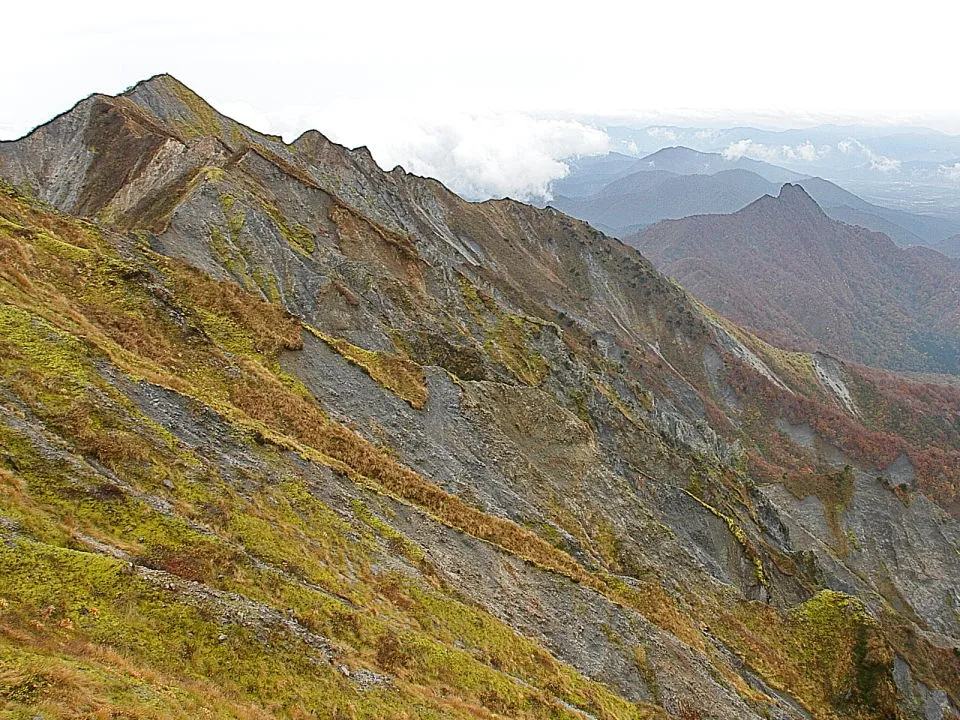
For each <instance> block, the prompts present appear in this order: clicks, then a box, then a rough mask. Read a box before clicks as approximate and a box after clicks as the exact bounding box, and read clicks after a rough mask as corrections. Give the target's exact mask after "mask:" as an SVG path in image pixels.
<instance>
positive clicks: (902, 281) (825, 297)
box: [627, 184, 960, 374]
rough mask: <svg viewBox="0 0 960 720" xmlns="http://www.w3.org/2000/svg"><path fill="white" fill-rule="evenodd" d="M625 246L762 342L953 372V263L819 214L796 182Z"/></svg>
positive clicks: (958, 336) (957, 326)
mask: <svg viewBox="0 0 960 720" xmlns="http://www.w3.org/2000/svg"><path fill="white" fill-rule="evenodd" d="M627 242H629V243H631V244H632V245H634V246H636V247H637V248H639V249H640V251H641V252H643V253H645V254H646V255H647V256H648V257H650V258H651V260H653V262H654V263H655V264H656V265H657V267H659V268H660V269H661V270H662V271H663V272H665V273H667V274H668V275H670V276H672V277H675V278H677V280H678V281H679V282H680V283H682V284H683V285H684V287H686V288H687V289H688V290H689V291H690V292H691V293H693V294H694V295H696V296H697V297H698V298H700V299H701V300H703V302H705V303H706V304H707V305H709V306H710V307H712V308H714V309H715V310H716V311H718V312H720V313H723V314H724V315H726V316H727V317H729V318H730V319H732V320H734V321H736V322H738V323H741V324H743V325H745V326H747V327H749V328H752V329H754V330H756V331H758V332H761V333H762V334H763V335H764V337H766V338H767V339H769V340H771V341H772V342H774V343H776V344H778V345H782V346H786V347H799V348H803V349H809V348H811V347H813V348H817V347H819V348H824V349H826V350H828V351H830V352H835V353H839V354H840V355H842V356H843V357H849V358H852V359H854V360H857V361H859V362H863V363H867V364H869V365H873V366H878V367H886V368H891V369H895V370H907V371H925V372H941V373H954V374H957V373H960V261H957V260H954V259H949V258H947V257H945V256H943V255H941V254H940V253H937V252H934V251H933V250H931V249H929V248H921V247H914V248H906V249H904V248H899V247H897V246H896V245H895V244H894V243H893V241H891V240H890V239H889V238H888V237H886V236H884V235H881V234H879V233H873V232H870V231H868V230H864V229H863V228H860V227H855V226H852V225H847V224H845V223H842V222H838V221H836V220H832V219H830V218H829V217H827V216H826V215H825V214H824V213H823V211H822V210H821V209H820V207H819V206H818V205H817V204H816V203H815V202H814V201H813V199H812V198H811V197H810V196H809V195H807V193H806V192H805V191H804V190H803V188H801V187H799V186H797V185H789V184H788V185H785V186H784V187H783V189H782V190H781V192H780V194H779V196H778V197H771V196H766V197H763V198H761V199H760V200H757V201H756V202H755V203H752V204H751V205H749V206H748V207H746V208H744V209H743V210H741V211H740V212H737V213H734V214H732V215H703V216H699V217H691V218H685V219H683V220H678V221H675V222H664V223H660V224H658V225H656V226H653V227H651V228H648V229H647V230H646V231H644V232H642V233H639V234H637V235H635V236H631V237H629V238H628V239H627Z"/></svg>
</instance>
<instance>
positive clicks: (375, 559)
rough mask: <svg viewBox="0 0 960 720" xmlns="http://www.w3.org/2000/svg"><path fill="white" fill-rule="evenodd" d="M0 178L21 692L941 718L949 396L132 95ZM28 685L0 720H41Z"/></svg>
mask: <svg viewBox="0 0 960 720" xmlns="http://www.w3.org/2000/svg"><path fill="white" fill-rule="evenodd" d="M0 176H2V177H3V178H4V179H5V181H6V184H5V185H4V187H3V193H2V195H0V218H2V221H0V300H2V303H3V304H2V305H0V343H2V344H0V349H2V352H0V358H2V362H3V365H2V370H3V372H2V377H3V380H2V382H0V393H2V395H0V397H2V399H3V400H2V405H0V410H2V414H0V440H2V441H3V447H4V448H5V450H4V451H3V453H2V454H0V461H2V465H0V479H2V480H3V483H4V484H3V485H2V486H0V488H2V489H3V493H4V494H2V495H0V521H2V523H0V536H2V544H0V578H3V579H0V600H2V601H3V603H5V604H3V605H0V621H2V622H3V623H4V627H10V628H14V630H11V632H10V634H9V637H10V638H12V639H10V640H2V642H3V643H6V646H2V645H0V652H4V653H8V655H9V657H11V658H14V659H15V662H16V663H17V668H20V669H22V672H21V670H18V672H21V674H22V675H23V677H26V678H28V679H29V677H33V676H32V675H29V673H30V672H33V670H31V668H34V667H35V666H36V664H37V663H39V662H40V660H38V659H37V658H38V657H39V654H43V653H49V652H51V651H50V648H55V649H56V653H59V655H57V657H58V658H59V659H57V660H53V659H47V660H44V661H43V662H46V663H48V665H44V667H48V666H49V667H52V665H49V663H55V662H66V660H64V659H63V658H73V659H72V660H70V662H83V663H88V664H93V666H95V667H96V668H97V671H96V672H97V673H107V674H108V675H109V673H110V672H113V671H112V670H111V669H110V668H111V667H113V665H110V662H112V661H109V659H107V660H105V659H104V658H105V657H106V656H105V655H103V654H101V655H96V656H94V655H90V654H83V653H86V652H87V651H86V650H82V647H85V646H83V645H82V643H98V644H100V645H102V646H105V647H110V648H112V649H113V650H112V651H114V652H117V653H120V654H122V656H123V658H124V662H126V663H128V664H132V666H135V667H138V668H142V669H143V670H144V671H145V673H146V674H145V675H144V677H147V678H148V680H147V681H145V682H146V684H147V685H148V686H149V687H147V689H146V690H144V691H143V692H144V693H147V694H149V693H153V692H155V691H154V689H153V688H154V686H153V685H150V683H151V682H155V684H157V685H159V684H161V679H162V683H166V684H168V685H169V686H171V687H178V688H180V690H178V691H177V692H181V693H182V697H184V698H189V703H192V705H190V707H191V708H194V709H195V710H196V713H199V712H200V709H202V708H208V707H213V706H218V707H228V706H229V707H230V708H233V709H231V710H230V712H234V710H235V711H236V713H239V712H240V708H241V706H243V703H246V704H247V705H248V706H250V707H254V706H255V707H256V708H257V709H258V712H260V711H262V712H264V713H265V712H267V711H268V710H267V709H269V712H270V713H273V714H275V715H278V716H289V717H304V716H308V715H309V714H310V713H314V714H317V715H321V716H329V717H386V716H396V717H400V716H404V715H406V716H408V717H412V716H417V717H420V716H431V714H432V716H444V717H446V716H452V717H461V716H462V717H477V716H492V714H494V713H495V714H498V715H500V716H509V717H581V718H582V717H604V718H627V717H668V716H670V717H680V718H708V717H710V718H731V719H733V718H760V717H776V718H809V717H851V718H867V717H871V718H874V717H875V718H888V717H904V718H906V717H924V718H932V717H950V713H956V708H957V704H958V703H960V696H958V692H960V691H958V688H960V657H958V655H957V648H958V646H960V624H958V620H957V618H958V610H960V591H958V586H957V580H956V579H957V578H958V577H960V556H958V554H957V548H958V547H960V527H958V524H957V512H958V504H957V497H956V487H957V483H958V482H960V462H958V460H957V458H958V457H960V437H958V435H960V433H958V429H957V428H958V426H957V425H956V417H957V412H958V409H960V399H958V398H957V396H956V395H955V394H951V392H952V391H950V390H949V389H946V388H943V389H937V388H933V389H931V388H932V387H933V386H920V385H917V384H912V383H910V382H909V381H907V380H905V379H901V378H892V377H891V376H887V375H884V374H881V373H876V372H875V371H869V370H867V369H866V368H861V367H860V366H856V365H852V364H849V363H845V362H844V361H842V360H839V359H837V358H834V357H832V356H826V355H821V354H816V355H807V354H802V353H792V352H787V351H783V350H780V349H777V348H774V347H772V346H770V345H768V344H766V343H764V342H762V341H760V340H759V339H757V338H756V337H755V336H753V335H751V334H750V333H748V332H746V331H744V330H743V329H741V328H739V327H737V326H736V325H733V324H732V323H730V322H729V321H727V320H725V319H724V318H722V317H720V316H718V315H716V314H715V313H713V312H711V311H708V310H706V309H705V308H704V307H703V306H702V305H700V304H699V303H697V302H695V301H693V300H692V299H691V298H690V297H689V296H687V295H686V293H685V292H684V291H683V290H682V289H681V288H679V286H677V285H676V284H674V283H672V282H670V281H668V280H667V279H665V278H664V277H662V276H661V275H660V274H658V273H657V272H656V271H655V270H653V268H652V267H651V265H650V263H649V262H648V261H647V260H646V259H644V258H643V257H642V256H641V255H639V254H638V253H637V252H636V251H634V250H633V249H631V248H629V247H627V246H625V245H623V244H621V243H619V242H617V241H615V240H612V239H609V238H607V237H604V236H603V235H601V234H599V233H597V232H596V231H595V230H593V229H592V228H590V227H589V226H587V225H584V224H583V223H580V222H577V221H574V220H572V219H570V218H568V217H566V216H564V215H563V214H561V213H559V212H557V211H555V210H551V209H547V210H537V209H535V208H532V207H528V206H525V205H522V204H519V203H515V202H512V201H496V202H486V203H479V204H474V203H467V202H465V201H463V200H461V199H460V198H458V197H457V196H455V195H453V194H452V193H450V192H449V191H447V190H446V189H445V188H444V187H443V186H442V185H440V184H439V183H437V182H436V181H433V180H429V179H424V178H419V177H416V176H412V175H409V174H407V173H405V172H404V171H403V170H402V169H399V168H398V169H395V170H393V171H391V172H389V173H385V172H383V171H382V170H380V169H379V168H378V167H377V166H376V164H375V162H374V161H373V159H372V157H371V156H370V154H369V152H367V151H366V150H364V149H359V150H353V151H351V150H348V149H346V148H343V147H341V146H339V145H336V144H334V143H331V142H330V141H329V140H327V139H326V138H324V137H323V136H322V135H321V134H320V133H317V132H310V133H305V134H304V135H303V136H302V137H300V138H298V139H297V140H296V141H295V142H294V143H292V144H290V145H287V144H284V143H283V142H282V141H281V140H280V139H279V138H275V137H271V136H267V135H263V134H260V133H258V132H256V131H254V130H252V129H250V128H246V127H244V126H242V125H240V124H239V123H236V122H234V121H233V120H230V119H229V118H226V117H224V116H222V115H220V114H219V113H217V111H216V110H214V109H213V108H212V107H210V106H209V105H207V104H206V103H205V102H204V101H203V100H202V99H201V98H199V97H197V96H196V95H195V94H193V93H192V92H191V91H190V90H189V89H187V88H185V87H184V86H182V85H181V84H179V83H178V82H177V81H176V80H175V79H173V78H171V77H169V76H158V77H157V78H153V79H151V80H149V81H146V82H144V83H141V84H140V85H138V86H137V87H135V88H134V89H132V90H131V91H129V92H128V93H125V94H124V95H122V96H119V97H116V98H110V97H104V96H93V97H91V98H89V99H88V100H85V101H83V102H81V103H80V104H79V105H77V106H76V107H75V108H74V109H73V110H71V111H70V112H68V113H66V114H64V115H62V116H60V117H59V118H57V119H55V120H54V121H52V122H51V123H49V124H47V125H45V126H43V127H41V128H39V129H38V130H36V131H35V132H34V133H32V134H31V135H29V136H27V137H26V138H24V139H22V140H19V141H16V142H14V143H3V144H0ZM792 192H794V190H793V189H790V190H787V189H785V191H784V193H785V195H788V194H789V193H792ZM799 192H801V193H802V190H801V191H799ZM807 199H809V198H807ZM782 200H783V201H784V202H786V201H787V200H790V201H791V202H792V203H793V204H794V205H797V206H798V207H799V210H798V211H797V212H798V213H799V214H800V215H804V213H806V214H807V215H809V214H810V213H812V212H813V210H815V209H816V206H815V205H814V206H813V208H812V209H811V208H804V207H802V205H803V203H804V202H805V201H804V199H803V198H802V197H797V198H792V199H791V198H789V197H785V198H782ZM811 202H812V201H811ZM801 211H803V212H801ZM7 488H10V489H9V491H8V490H7ZM91 563H92V564H91ZM88 567H90V568H93V569H92V570H89V569H86V568H88ZM55 575H56V576H57V577H59V578H60V579H58V580H56V581H55V580H54V579H53V577H54V576H55ZM63 578H66V581H65V580H63ZM51 608H52V609H51ZM91 608H93V609H94V610H96V613H94V612H93V611H92V610H91ZM97 618H102V619H103V622H102V623H101V621H100V620H98V619H97ZM54 621H56V622H54ZM38 623H39V625H40V626H42V627H38V626H37V624H38ZM57 623H60V624H59V625H58V624H57ZM98 623H100V624H98ZM51 626H53V627H56V628H57V630H56V631H55V633H53V634H50V633H49V632H48V631H49V630H50V627H51ZM42 633H47V635H43V634H42ZM57 633H59V634H57ZM69 633H74V635H69ZM158 636H159V637H162V638H164V641H163V642H159V641H158V642H157V644H152V643H153V642H154V641H152V640H150V641H147V640H143V638H153V637H158ZM5 637H6V636H5ZM7 647H9V648H10V649H9V651H8V650H7V649H6V648H7ZM78 648H81V649H78ZM81 656H82V657H81ZM4 657H7V655H4ZM11 662H14V660H11ZM254 668H255V670H254ZM48 674H49V676H50V677H53V678H54V680H51V681H50V682H49V683H47V684H46V685H43V684H41V685H38V686H36V688H39V689H36V688H35V687H34V685H30V684H29V683H28V682H27V680H23V681H22V682H21V681H20V680H16V682H18V683H20V684H18V685H16V687H17V688H20V689H19V690H17V693H18V694H17V695H16V696H12V695H6V696H4V697H5V698H8V697H13V701H14V702H16V703H18V704H19V706H23V707H24V708H28V709H29V708H34V707H39V706H40V705H41V704H42V703H44V702H47V703H52V702H54V698H53V696H52V691H50V692H48V691H47V690H45V689H44V688H47V687H58V686H57V683H62V682H63V680H62V678H63V677H64V676H63V675H62V674H61V675H57V674H56V673H54V672H53V671H52V670H50V671H49V673H48ZM94 675H95V676H96V677H97V678H99V677H101V675H100V674H94ZM28 676H29V677H28ZM11 677H13V676H12V675H11ZM17 677H20V676H19V675H18V676H17ZM44 677H47V676H46V675H45V676H44ZM90 677H93V675H91V676H90ZM103 677H106V676H105V675H104V676H103ZM57 678H60V679H57ZM149 678H161V679H157V680H156V681H153V680H149ZM197 678H200V680H202V682H200V681H198V680H197ZM97 682H99V680H97V681H96V682H95V681H94V680H90V681H89V687H86V689H85V692H86V693H87V697H92V698H97V699H98V701H99V702H100V703H101V705H103V706H105V705H104V703H107V702H108V701H109V702H110V703H114V704H115V705H117V707H118V708H119V707H121V705H122V703H125V702H128V700H129V698H127V696H126V695H124V694H123V693H121V692H120V691H119V690H118V691H116V692H115V693H114V694H109V693H107V690H104V687H106V684H102V685H97V684H96V683H97ZM104 682H105V681H104ZM117 682H118V683H120V684H121V685H122V683H121V681H120V680H118V681H117ZM204 683H209V684H210V685H209V686H208V685H206V684H204ZM214 686H216V687H217V688H220V689H218V690H217V691H216V692H214V690H213V687H214ZM117 687H120V685H117ZM31 688H34V689H31ZM0 692H5V691H0ZM111 692H113V691H111ZM124 692H126V691H124ZM98 693H99V694H98ZM218 693H219V694H218ZM108 695H109V697H108ZM131 697H132V695H131ZM151 697H154V696H153V695H151ZM164 697H166V696H164V695H163V694H162V693H159V692H157V694H156V695H155V697H154V699H155V700H156V702H158V703H161V702H166V700H164V699H163V698H164ZM178 697H179V696H178ZM118 698H120V699H118ZM124 698H127V699H124ZM129 702H133V701H129ZM184 702H186V700H185V701H184ZM218 703H219V705H218ZM224 703H226V704H224ZM19 706H18V707H19ZM123 707H126V706H123ZM244 707H246V706H244ZM25 711H26V710H25ZM118 712H119V710H118ZM937 713H939V714H937Z"/></svg>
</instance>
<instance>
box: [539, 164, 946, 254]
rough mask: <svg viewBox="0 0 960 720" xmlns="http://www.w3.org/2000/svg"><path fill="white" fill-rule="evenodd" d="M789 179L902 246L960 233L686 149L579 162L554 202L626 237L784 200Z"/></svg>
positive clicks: (815, 180)
mask: <svg viewBox="0 0 960 720" xmlns="http://www.w3.org/2000/svg"><path fill="white" fill-rule="evenodd" d="M784 182H795V183H798V184H799V185H801V186H802V187H803V188H804V189H805V190H806V191H807V192H808V193H809V194H810V195H811V196H812V197H813V198H814V199H815V200H816V201H817V203H818V204H819V205H820V206H821V207H822V208H823V210H824V211H825V212H826V213H827V214H828V215H829V216H830V217H832V218H834V219H836V220H841V221H843V222H846V223H850V224H852V225H859V226H861V227H864V228H866V229H868V230H873V231H875V232H882V233H885V234H886V235H889V236H890V237H891V238H892V239H893V240H894V241H895V242H896V243H897V244H899V245H902V246H910V245H929V246H935V245H936V244H937V243H940V242H942V241H943V240H945V239H947V238H949V237H951V236H953V235H955V234H957V233H960V220H954V219H950V218H945V217H939V216H934V215H920V214H918V213H911V212H906V211H904V210H899V209H893V208H888V207H882V206H880V205H874V204H872V203H869V202H867V201H866V200H863V199H862V198H860V197H858V196H857V195H854V194H853V193H851V192H848V191H847V190H844V189H843V188H841V187H840V186H838V185H836V184H834V183H832V182H830V181H828V180H824V179H822V178H819V177H809V176H804V175H800V174H798V173H795V172H793V171H791V170H787V169H784V168H781V167H777V166H776V165H772V164H770V163H765V162H760V161H757V160H751V159H749V158H737V159H730V158H727V157H725V156H724V155H722V154H720V153H704V152H699V151H696V150H691V149H690V148H685V147H671V148H664V149H662V150H659V151H657V152H655V153H653V154H651V155H648V156H646V157H644V158H640V159H635V158H629V157H628V156H625V155H617V154H614V153H611V154H610V155H607V156H601V157H599V158H583V159H581V160H578V161H575V162H573V163H571V171H570V173H569V175H568V176H567V177H566V178H563V179H561V180H558V181H556V182H555V183H554V185H553V191H554V194H555V197H554V199H553V200H552V201H551V202H550V205H552V206H553V207H556V208H557V209H559V210H562V211H563V212H566V213H568V214H570V215H572V216H574V217H577V218H580V219H581V220H586V221H587V222H589V223H590V224H592V225H594V226H595V227H597V228H598V229H600V230H603V231H604V232H607V233H609V234H613V235H616V236H623V235H626V234H629V233H631V232H636V231H637V230H640V229H641V228H643V227H646V226H647V225H650V224H653V223H655V222H659V221H660V220H665V219H678V218H682V217H688V216H690V215H695V214H713V213H730V212H734V211H736V210H739V209H741V208H743V207H744V206H746V205H748V204H749V203H751V202H753V201H754V200H756V199H758V198H760V197H762V196H763V195H776V194H777V193H778V191H779V187H780V185H782V184H783V183H784Z"/></svg>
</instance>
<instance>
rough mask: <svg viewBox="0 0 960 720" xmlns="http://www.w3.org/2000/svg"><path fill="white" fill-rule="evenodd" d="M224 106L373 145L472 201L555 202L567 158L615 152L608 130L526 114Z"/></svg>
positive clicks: (256, 118)
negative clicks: (554, 189)
mask: <svg viewBox="0 0 960 720" xmlns="http://www.w3.org/2000/svg"><path fill="white" fill-rule="evenodd" d="M220 109H221V110H222V111H223V112H225V113H226V114H228V115H231V116H232V117H235V118H236V119H238V120H240V121H241V122H244V123H247V124H249V125H250V126H252V127H255V128H257V129H270V128H273V129H274V130H273V131H274V132H277V131H279V132H280V133H281V134H282V135H283V136H284V138H285V139H287V140H288V141H289V140H292V139H293V138H294V137H296V136H297V135H299V134H300V133H301V132H302V131H303V130H305V129H307V128H316V129H317V130H319V131H320V132H322V133H323V134H324V135H326V136H327V137H329V138H330V139H331V140H334V141H335V142H339V143H342V144H344V145H346V146H348V147H355V146H357V145H366V146H367V147H369V148H370V152H371V153H372V154H373V157H374V159H375V160H376V161H377V163H378V164H379V165H380V166H381V167H383V168H384V169H385V170H390V169H392V168H393V167H395V166H396V165H401V166H402V167H403V168H404V169H405V170H406V171H408V172H411V173H414V174H416V175H426V176H429V177H434V178H437V179H438V180H440V181H441V182H442V183H444V184H445V185H446V186H447V187H449V188H450V189H451V190H453V191H454V192H456V193H458V194H459V195H461V196H463V197H465V198H467V199H470V200H486V199H488V198H502V197H512V198H514V199H517V200H526V201H536V200H550V199H551V196H550V183H551V182H552V181H553V180H557V179H560V178H562V177H565V176H566V175H567V173H568V172H569V168H568V167H567V165H566V164H565V163H564V162H563V159H564V158H569V157H574V156H584V155H597V154H600V153H604V152H608V151H609V150H610V149H611V140H610V137H609V136H608V135H607V134H606V133H605V132H604V131H603V130H599V129H597V128H595V127H591V126H589V125H586V124H584V123H582V122H578V121H576V120H563V119H556V118H543V117H536V116H533V115H530V114H526V113H519V112H489V113H480V114H471V113H444V112H443V111H442V110H440V109H438V108H433V109H428V110H426V111H424V110H423V109H422V108H418V112H417V113H416V114H404V113H403V112H402V111H399V112H394V113H393V114H392V115H391V116H390V121H389V122H384V118H383V112H384V109H383V107H377V106H374V107H368V106H366V105H364V104H357V103H344V102H340V103H334V104H333V105H332V106H331V107H327V108H310V107H288V108H284V109H280V110H277V111H274V112H273V113H268V114H264V113H260V112H257V111H255V110H254V109H252V108H250V107H249V106H244V105H240V104H235V103H234V104H231V103H221V105H220Z"/></svg>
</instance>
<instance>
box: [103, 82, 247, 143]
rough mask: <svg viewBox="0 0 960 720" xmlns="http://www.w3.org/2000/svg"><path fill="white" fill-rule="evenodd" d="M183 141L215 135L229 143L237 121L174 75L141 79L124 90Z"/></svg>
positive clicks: (123, 96) (234, 138)
mask: <svg viewBox="0 0 960 720" xmlns="http://www.w3.org/2000/svg"><path fill="white" fill-rule="evenodd" d="M120 97H121V98H126V99H129V100H131V101H132V102H134V103H135V104H136V105H138V106H140V107H141V108H142V109H144V110H145V111H146V112H148V113H149V114H150V115H152V116H153V117H155V118H157V119H158V120H159V121H160V122H162V123H163V124H164V125H166V126H167V127H168V129H169V130H170V131H171V132H173V133H175V134H176V135H178V136H180V137H181V138H182V139H183V140H185V141H190V140H195V139H197V138H200V137H218V138H220V139H221V140H222V141H224V142H225V143H226V144H227V145H231V142H230V141H231V139H233V140H234V141H236V140H237V139H238V138H236V137H233V138H232V136H234V135H236V133H234V132H233V130H234V127H233V126H234V125H236V123H234V122H232V121H230V120H229V119H228V118H226V117H225V116H223V115H221V114H220V113H219V112H217V111H216V110H215V109H214V108H213V106H212V105H210V104H209V103H208V102H207V101H206V100H204V99H203V98H202V97H200V96H199V95H198V94H197V93H195V92H194V91H193V90H191V89H190V88H189V87H187V86H186V85H184V84H183V83H182V82H180V81H179V80H177V79H176V78H175V77H173V75H168V74H161V75H154V76H153V77H151V78H149V79H147V80H143V81H142V82H139V83H137V84H136V85H134V86H133V87H132V88H131V89H130V90H128V91H127V92H125V93H123V95H121V96H120Z"/></svg>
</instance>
